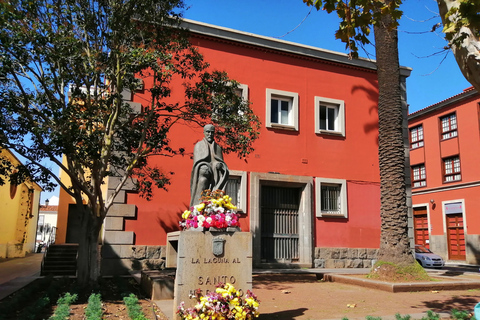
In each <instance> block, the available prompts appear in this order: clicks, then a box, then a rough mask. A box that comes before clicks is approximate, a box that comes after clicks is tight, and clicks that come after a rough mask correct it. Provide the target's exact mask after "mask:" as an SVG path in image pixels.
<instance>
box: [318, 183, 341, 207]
mask: <svg viewBox="0 0 480 320" xmlns="http://www.w3.org/2000/svg"><path fill="white" fill-rule="evenodd" d="M340 189H341V186H340V185H338V184H337V185H326V184H323V185H322V189H321V190H320V192H321V194H322V202H321V203H322V213H329V214H340V212H341V210H340V208H341V204H340Z"/></svg>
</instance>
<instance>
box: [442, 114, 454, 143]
mask: <svg viewBox="0 0 480 320" xmlns="http://www.w3.org/2000/svg"><path fill="white" fill-rule="evenodd" d="M440 122H441V125H442V139H450V138H453V137H456V136H457V115H456V114H455V113H452V114H449V115H447V116H445V117H441V118H440Z"/></svg>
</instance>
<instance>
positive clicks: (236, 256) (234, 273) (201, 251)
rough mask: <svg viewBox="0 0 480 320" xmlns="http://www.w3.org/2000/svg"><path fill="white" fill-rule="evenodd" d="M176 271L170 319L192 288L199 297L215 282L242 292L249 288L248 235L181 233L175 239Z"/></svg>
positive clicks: (189, 301)
mask: <svg viewBox="0 0 480 320" xmlns="http://www.w3.org/2000/svg"><path fill="white" fill-rule="evenodd" d="M177 253H178V257H177V272H176V277H175V291H174V295H175V297H174V319H178V317H177V315H176V311H177V307H178V306H179V304H180V302H182V301H184V302H185V306H186V307H187V308H188V307H192V306H194V305H195V303H196V301H195V300H194V299H190V298H189V295H190V294H193V292H194V291H195V290H196V289H201V290H202V293H203V294H206V293H207V292H209V291H214V290H215V289H216V286H217V285H218V284H219V283H230V284H232V285H233V286H234V287H235V288H236V289H237V290H239V289H241V290H242V291H243V292H246V291H247V290H251V289H252V236H251V234H250V233H249V232H225V231H219V232H215V231H212V232H210V231H205V232H195V231H183V232H180V234H179V237H178V252H177Z"/></svg>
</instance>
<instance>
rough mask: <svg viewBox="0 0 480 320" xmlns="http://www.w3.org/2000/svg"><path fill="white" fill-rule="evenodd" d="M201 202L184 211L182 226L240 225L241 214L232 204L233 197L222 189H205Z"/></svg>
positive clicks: (219, 226)
mask: <svg viewBox="0 0 480 320" xmlns="http://www.w3.org/2000/svg"><path fill="white" fill-rule="evenodd" d="M200 200H201V202H200V203H199V204H197V205H195V206H193V207H190V210H185V211H184V212H183V213H182V220H181V221H180V223H179V224H180V227H183V228H184V229H189V228H198V227H203V228H211V227H213V228H218V229H222V228H228V227H239V226H240V222H239V221H238V219H239V218H240V214H238V213H237V212H236V210H237V207H235V206H234V205H233V204H232V198H231V197H230V196H228V195H226V194H225V192H223V191H222V190H216V191H211V190H205V191H203V192H202V197H201V198H200Z"/></svg>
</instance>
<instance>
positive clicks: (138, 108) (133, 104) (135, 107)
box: [128, 102, 142, 113]
mask: <svg viewBox="0 0 480 320" xmlns="http://www.w3.org/2000/svg"><path fill="white" fill-rule="evenodd" d="M128 104H129V105H130V107H131V108H132V109H133V113H140V112H142V104H141V103H138V102H128Z"/></svg>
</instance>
